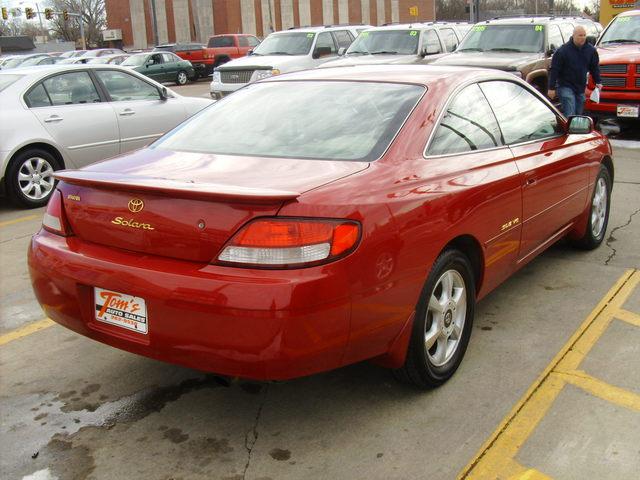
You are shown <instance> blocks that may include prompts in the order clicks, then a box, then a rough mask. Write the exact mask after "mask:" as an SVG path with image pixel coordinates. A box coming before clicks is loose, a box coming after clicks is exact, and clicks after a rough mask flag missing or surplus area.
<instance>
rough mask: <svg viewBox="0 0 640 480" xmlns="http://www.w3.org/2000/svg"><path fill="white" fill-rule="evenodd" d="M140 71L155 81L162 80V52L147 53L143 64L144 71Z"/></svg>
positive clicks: (163, 75)
mask: <svg viewBox="0 0 640 480" xmlns="http://www.w3.org/2000/svg"><path fill="white" fill-rule="evenodd" d="M142 73H144V74H145V75H146V76H147V77H149V78H153V79H154V80H155V81H156V82H164V81H165V80H164V78H165V73H164V65H163V64H162V54H161V53H154V54H152V55H149V58H148V59H147V63H146V64H145V71H144V72H142Z"/></svg>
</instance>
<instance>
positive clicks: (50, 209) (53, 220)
mask: <svg viewBox="0 0 640 480" xmlns="http://www.w3.org/2000/svg"><path fill="white" fill-rule="evenodd" d="M42 226H43V228H44V229H45V230H47V231H48V232H51V233H55V234H56V235H62V236H63V237H68V236H69V235H72V232H71V228H70V227H69V224H68V223H67V218H66V216H65V214H64V206H63V205H62V194H61V193H60V191H59V190H54V191H53V194H52V195H51V198H50V199H49V203H48V204H47V211H46V212H45V213H44V217H42Z"/></svg>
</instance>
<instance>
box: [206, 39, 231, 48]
mask: <svg viewBox="0 0 640 480" xmlns="http://www.w3.org/2000/svg"><path fill="white" fill-rule="evenodd" d="M207 46H208V47H209V48H224V47H235V42H234V41H233V37H211V38H210V39H209V44H208V45H207Z"/></svg>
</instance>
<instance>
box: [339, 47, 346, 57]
mask: <svg viewBox="0 0 640 480" xmlns="http://www.w3.org/2000/svg"><path fill="white" fill-rule="evenodd" d="M346 52H347V49H346V48H344V47H340V48H339V49H338V55H339V56H343V55H344V54H345V53H346Z"/></svg>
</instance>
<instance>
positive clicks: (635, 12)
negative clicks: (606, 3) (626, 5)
mask: <svg viewBox="0 0 640 480" xmlns="http://www.w3.org/2000/svg"><path fill="white" fill-rule="evenodd" d="M635 15H640V10H627V11H626V12H620V13H619V14H618V15H616V17H633V16H635Z"/></svg>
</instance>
